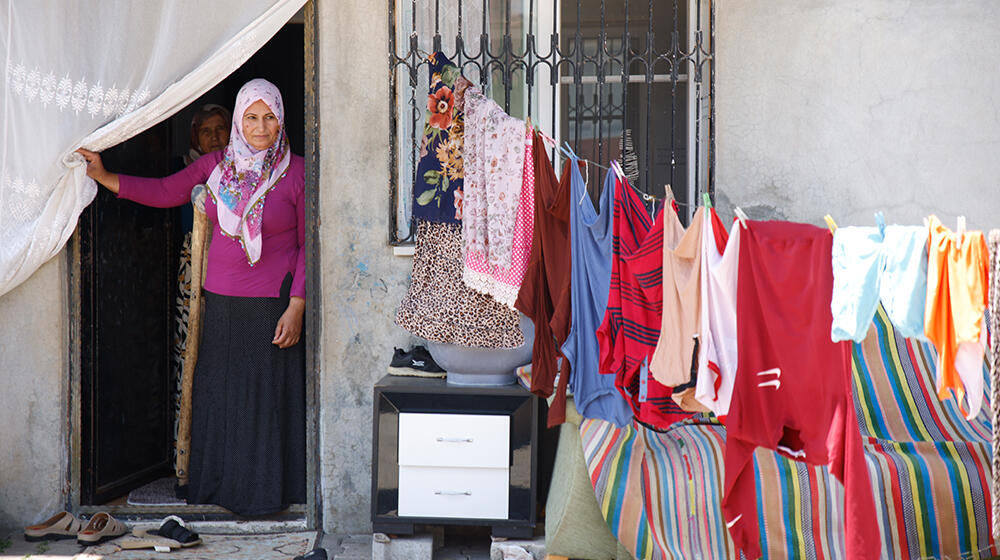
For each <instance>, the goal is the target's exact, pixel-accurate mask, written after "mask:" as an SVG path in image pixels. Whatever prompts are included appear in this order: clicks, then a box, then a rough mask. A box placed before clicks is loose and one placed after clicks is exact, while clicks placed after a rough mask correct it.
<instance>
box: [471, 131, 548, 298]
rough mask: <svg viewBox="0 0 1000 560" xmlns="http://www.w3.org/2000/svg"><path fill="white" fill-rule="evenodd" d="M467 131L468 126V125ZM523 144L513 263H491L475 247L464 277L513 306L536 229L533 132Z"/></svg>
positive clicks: (512, 248) (529, 256) (511, 253)
mask: <svg viewBox="0 0 1000 560" xmlns="http://www.w3.org/2000/svg"><path fill="white" fill-rule="evenodd" d="M466 131H468V128H466ZM526 138H527V139H526V141H525V148H524V173H523V176H522V180H521V197H520V200H519V201H518V206H517V217H516V218H515V221H514V236H513V240H512V242H511V249H510V266H508V267H506V268H501V267H499V266H493V265H490V264H489V263H488V262H487V259H486V258H485V256H484V255H482V254H478V253H475V252H472V251H467V252H466V253H465V267H464V269H463V271H462V281H463V282H465V285H466V286H468V287H470V288H472V289H473V290H476V291H477V292H480V293H484V294H487V295H489V296H492V297H493V299H495V300H497V301H498V302H500V303H502V304H504V305H506V306H508V307H510V308H511V309H513V308H514V302H515V301H516V300H517V294H518V292H519V291H520V290H521V282H522V281H523V280H524V273H525V271H526V270H527V269H528V261H529V260H531V243H532V241H533V238H532V235H533V233H534V229H535V208H534V201H535V163H534V159H533V158H532V152H531V149H532V145H531V133H530V132H529V133H527V135H526Z"/></svg>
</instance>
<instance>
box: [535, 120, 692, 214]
mask: <svg viewBox="0 0 1000 560" xmlns="http://www.w3.org/2000/svg"><path fill="white" fill-rule="evenodd" d="M526 122H527V124H528V126H530V127H531V128H533V129H534V130H536V131H538V133H539V134H540V135H541V136H542V139H543V140H545V141H546V142H548V143H549V145H551V146H552V148H553V149H554V150H556V151H557V153H558V151H559V149H560V148H559V145H558V144H557V142H556V141H555V139H554V138H552V137H551V136H549V135H548V134H546V133H545V131H543V130H542V129H541V128H539V127H537V126H534V125H533V124H532V123H531V117H528V119H527V121H526ZM567 145H568V143H567ZM572 157H574V158H575V159H577V160H579V161H582V162H585V163H587V164H588V165H595V166H597V167H600V168H601V169H604V170H605V171H614V169H613V168H612V167H608V166H604V165H601V164H600V163H597V162H596V161H594V160H590V159H587V158H582V157H580V156H578V155H576V154H575V153H574V154H573V156H572ZM625 183H626V184H627V185H628V186H629V187H632V190H634V191H635V192H636V194H638V195H639V196H640V197H642V199H643V200H644V201H645V202H656V201H658V200H664V199H663V198H661V197H658V196H656V195H653V194H649V193H646V192H643V191H641V190H639V189H638V188H637V187H636V186H635V185H633V184H632V183H631V181H629V180H628V179H625ZM665 187H666V188H665V190H666V191H667V192H671V193H672V191H671V189H670V185H665ZM670 200H672V201H674V202H675V203H677V205H678V206H686V207H689V208H691V207H695V206H696V205H695V204H687V203H683V202H678V201H677V198H676V197H673V196H671V197H670Z"/></svg>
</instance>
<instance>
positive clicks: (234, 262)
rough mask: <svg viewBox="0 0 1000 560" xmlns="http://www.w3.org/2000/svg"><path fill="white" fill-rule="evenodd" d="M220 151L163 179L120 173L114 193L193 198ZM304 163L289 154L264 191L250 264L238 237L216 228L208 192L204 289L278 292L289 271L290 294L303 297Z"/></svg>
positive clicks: (175, 200) (166, 202) (154, 199)
mask: <svg viewBox="0 0 1000 560" xmlns="http://www.w3.org/2000/svg"><path fill="white" fill-rule="evenodd" d="M220 161H222V151H221V150H220V151H217V152H211V153H208V154H205V155H204V156H202V157H200V158H198V160H197V161H195V162H194V163H192V164H191V165H189V166H187V167H185V168H184V169H182V170H180V171H178V172H177V173H174V174H173V175H170V176H168V177H164V178H162V179H149V178H144V177H133V176H130V175H119V176H118V184H119V188H118V197H119V198H125V199H128V200H132V201H135V202H138V203H140V204H145V205H146V206H154V207H156V208H171V207H173V206H181V205H182V204H185V203H187V202H189V201H190V200H191V191H192V189H194V187H195V185H197V184H199V183H205V182H206V181H208V176H209V175H211V174H212V170H214V169H215V166H216V165H218V163H219V162H220ZM304 194H305V165H304V163H303V160H302V157H301V156H297V155H295V154H292V156H291V161H290V162H289V164H288V170H287V171H286V175H285V177H284V178H282V179H280V180H278V182H277V183H275V184H274V187H273V188H272V189H271V191H270V192H268V193H267V199H266V201H265V203H264V215H263V218H262V220H263V221H262V225H261V228H262V232H261V236H262V243H261V254H260V260H258V261H257V264H255V265H253V266H250V263H249V262H248V261H247V256H246V253H245V252H244V251H243V247H241V246H240V242H239V241H237V240H234V239H232V238H230V237H227V236H226V235H225V234H223V233H222V230H220V229H219V220H218V214H217V208H218V207H217V206H216V204H215V201H214V200H213V199H212V197H211V196H208V197H207V198H206V200H205V213H206V215H207V216H208V219H209V220H211V222H212V244H211V246H210V247H209V249H208V270H207V272H206V275H205V289H206V290H208V291H210V292H212V293H215V294H219V295H224V296H240V297H279V296H280V295H281V283H282V282H283V281H284V279H285V276H286V275H288V274H289V273H291V275H292V288H291V292H290V295H292V296H298V297H305V294H306V274H305V269H306V251H305V202H304Z"/></svg>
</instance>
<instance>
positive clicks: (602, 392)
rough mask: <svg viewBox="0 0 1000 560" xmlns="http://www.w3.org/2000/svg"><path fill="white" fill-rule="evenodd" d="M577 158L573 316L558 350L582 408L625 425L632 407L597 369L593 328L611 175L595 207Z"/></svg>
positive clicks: (607, 268)
mask: <svg viewBox="0 0 1000 560" xmlns="http://www.w3.org/2000/svg"><path fill="white" fill-rule="evenodd" d="M576 163H577V160H576V158H573V165H571V167H572V171H571V175H570V197H571V199H570V220H569V222H570V246H571V251H572V263H571V283H570V302H571V306H572V307H571V309H572V317H571V318H570V329H569V335H568V336H567V337H566V342H565V343H564V344H563V346H562V352H563V355H564V356H566V359H567V360H569V363H570V366H571V368H570V371H571V374H570V381H569V384H570V389H572V391H573V398H574V400H575V402H576V408H577V410H578V411H579V412H580V414H582V415H583V416H584V417H586V418H600V419H601V420H606V421H608V422H613V423H614V424H616V425H618V426H625V425H627V424H629V423H631V421H632V409H631V407H630V406H629V405H628V403H627V402H625V399H624V397H622V395H621V393H619V392H618V389H617V388H615V376H614V375H603V374H601V373H599V372H598V370H597V368H598V364H599V361H600V347H599V346H598V343H597V334H596V331H597V328H598V327H599V326H600V324H601V321H602V320H603V319H604V310H605V309H606V308H607V305H608V291H609V290H610V286H611V257H612V255H611V242H612V239H613V236H612V222H613V220H612V218H613V213H614V200H615V198H614V197H615V175H614V173H612V172H608V174H607V176H606V177H605V179H604V190H603V191H602V192H601V195H600V201H599V206H600V209H599V211H595V210H594V205H593V203H592V202H591V200H590V196H589V195H588V194H587V188H586V186H585V185H584V184H583V177H582V176H581V175H580V167H579V166H578V165H576Z"/></svg>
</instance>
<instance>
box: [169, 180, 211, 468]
mask: <svg viewBox="0 0 1000 560" xmlns="http://www.w3.org/2000/svg"><path fill="white" fill-rule="evenodd" d="M206 194H207V189H206V188H205V186H204V185H198V186H197V187H195V188H194V190H193V191H192V193H191V202H192V205H193V206H194V227H193V229H192V230H191V301H190V305H191V307H190V310H189V311H188V333H187V342H186V343H185V346H184V368H183V373H182V376H183V377H182V379H181V408H180V412H179V416H178V419H177V464H176V469H175V470H176V473H177V483H178V484H179V485H180V486H185V485H187V483H188V465H189V464H190V462H191V393H192V392H193V387H194V366H195V364H197V363H198V343H199V342H200V341H201V317H202V309H203V307H204V303H203V302H202V298H201V292H202V290H201V286H202V284H203V279H204V278H205V265H206V260H207V259H206V257H207V255H208V240H209V234H210V233H211V225H210V224H209V222H208V217H206V216H205V196H206Z"/></svg>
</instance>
